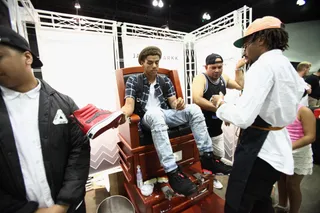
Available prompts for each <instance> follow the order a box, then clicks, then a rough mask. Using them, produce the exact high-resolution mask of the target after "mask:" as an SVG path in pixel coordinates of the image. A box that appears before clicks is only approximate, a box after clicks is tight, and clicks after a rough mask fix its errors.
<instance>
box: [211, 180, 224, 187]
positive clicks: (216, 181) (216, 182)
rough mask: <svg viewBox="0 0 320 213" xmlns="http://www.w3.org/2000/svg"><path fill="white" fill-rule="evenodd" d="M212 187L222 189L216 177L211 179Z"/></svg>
mask: <svg viewBox="0 0 320 213" xmlns="http://www.w3.org/2000/svg"><path fill="white" fill-rule="evenodd" d="M213 187H214V188H215V189H222V188H223V185H222V183H221V182H220V181H218V180H217V179H214V180H213Z"/></svg>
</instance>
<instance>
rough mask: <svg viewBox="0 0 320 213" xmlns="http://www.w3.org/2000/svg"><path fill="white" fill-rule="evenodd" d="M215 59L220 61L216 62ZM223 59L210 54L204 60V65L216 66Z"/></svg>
mask: <svg viewBox="0 0 320 213" xmlns="http://www.w3.org/2000/svg"><path fill="white" fill-rule="evenodd" d="M217 59H220V60H219V61H217ZM222 62H223V59H222V57H221V56H220V55H218V54H215V53H212V54H210V55H208V56H207V58H206V65H209V64H216V63H222Z"/></svg>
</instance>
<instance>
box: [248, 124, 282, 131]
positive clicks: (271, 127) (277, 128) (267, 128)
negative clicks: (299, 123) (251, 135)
mask: <svg viewBox="0 0 320 213" xmlns="http://www.w3.org/2000/svg"><path fill="white" fill-rule="evenodd" d="M250 127H252V128H255V129H261V130H266V131H277V130H281V129H283V128H284V127H273V126H270V127H260V126H254V125H252V126H250Z"/></svg>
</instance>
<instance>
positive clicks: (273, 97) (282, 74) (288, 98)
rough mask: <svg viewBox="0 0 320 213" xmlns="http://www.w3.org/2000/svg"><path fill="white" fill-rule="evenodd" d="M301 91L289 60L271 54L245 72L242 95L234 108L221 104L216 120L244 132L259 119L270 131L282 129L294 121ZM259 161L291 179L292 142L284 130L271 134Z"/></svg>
mask: <svg viewBox="0 0 320 213" xmlns="http://www.w3.org/2000/svg"><path fill="white" fill-rule="evenodd" d="M275 59H276V60H275ZM304 91H305V82H304V81H303V80H302V79H301V78H300V76H299V75H298V73H297V72H296V70H295V69H294V68H293V66H292V65H291V63H290V61H289V60H288V58H286V57H285V56H284V55H283V54H282V51H281V50H271V51H268V52H266V53H264V54H262V55H261V56H260V57H259V59H258V60H257V61H256V62H255V63H254V64H253V65H252V66H251V67H250V69H249V70H248V72H247V74H246V82H245V84H244V89H243V94H242V96H241V97H239V99H238V101H237V103H236V105H234V104H228V103H226V104H223V105H222V106H221V107H219V109H218V110H217V116H218V117H219V118H220V119H222V120H224V121H228V122H231V123H233V124H234V125H236V126H239V127H240V128H243V129H246V128H248V127H249V126H251V125H252V124H253V122H254V120H255V119H256V117H257V116H258V115H259V116H260V117H261V118H262V119H263V120H264V121H266V122H267V123H269V124H270V125H272V126H273V127H285V126H287V125H289V124H291V123H292V122H293V121H294V120H295V119H296V115H297V109H298V104H299V102H300V100H301V98H302V95H303V93H304ZM258 157H259V158H261V159H263V160H264V161H266V162H268V163H269V164H270V165H271V166H272V167H273V168H275V169H276V170H278V171H280V172H282V173H285V174H289V175H292V174H293V170H294V167H293V157H292V142H291V140H290V137H289V134H288V131H287V129H286V128H283V129H282V130H278V131H270V132H269V134H268V136H267V138H266V140H265V142H264V144H263V146H262V148H261V150H260V152H259V153H258Z"/></svg>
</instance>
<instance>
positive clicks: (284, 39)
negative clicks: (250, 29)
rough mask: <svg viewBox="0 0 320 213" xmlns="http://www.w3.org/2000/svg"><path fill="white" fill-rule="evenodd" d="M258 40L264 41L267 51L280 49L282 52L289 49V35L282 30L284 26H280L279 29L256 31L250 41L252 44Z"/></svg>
mask: <svg viewBox="0 0 320 213" xmlns="http://www.w3.org/2000/svg"><path fill="white" fill-rule="evenodd" d="M259 38H262V39H264V42H265V45H266V46H267V48H268V50H273V49H280V50H282V51H284V50H286V49H288V48H289V45H288V41H289V35H288V33H287V32H286V31H285V30H284V24H282V25H281V28H275V29H265V30H261V31H258V32H256V33H254V34H253V35H252V37H251V39H250V40H251V42H254V41H255V40H257V39H259Z"/></svg>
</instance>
